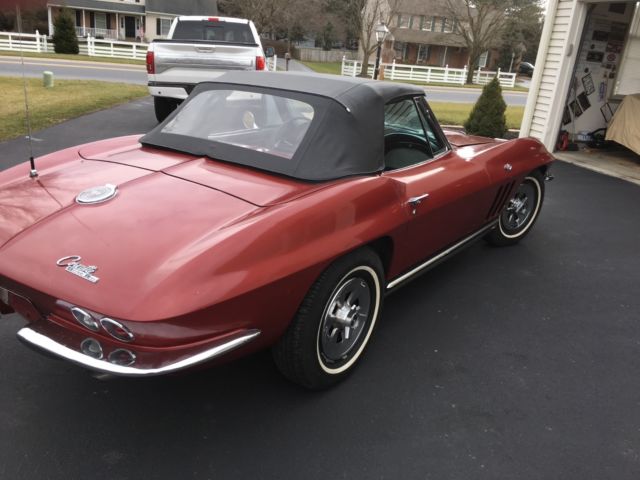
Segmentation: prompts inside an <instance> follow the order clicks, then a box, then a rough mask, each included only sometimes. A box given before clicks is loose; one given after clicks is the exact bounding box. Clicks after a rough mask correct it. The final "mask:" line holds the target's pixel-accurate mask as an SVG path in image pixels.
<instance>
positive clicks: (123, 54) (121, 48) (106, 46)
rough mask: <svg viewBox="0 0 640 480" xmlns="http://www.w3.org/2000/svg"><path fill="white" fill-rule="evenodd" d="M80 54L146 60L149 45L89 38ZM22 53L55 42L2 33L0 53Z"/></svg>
mask: <svg viewBox="0 0 640 480" xmlns="http://www.w3.org/2000/svg"><path fill="white" fill-rule="evenodd" d="M78 45H79V47H80V53H81V54H82V55H89V56H90V57H112V58H132V59H138V60H144V59H145V57H146V55H147V48H148V47H149V44H148V43H137V42H119V41H116V40H109V39H100V40H99V39H96V38H93V37H87V38H86V40H79V42H78ZM2 50H5V51H20V50H22V51H23V52H39V53H53V51H54V50H53V42H51V40H49V39H47V36H46V35H41V34H40V33H38V31H37V30H36V33H23V34H21V35H20V34H18V33H14V32H0V51H2ZM266 61H267V70H271V71H274V72H275V71H276V61H277V57H275V56H274V57H271V58H267V59H266Z"/></svg>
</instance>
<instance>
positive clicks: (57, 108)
mask: <svg viewBox="0 0 640 480" xmlns="http://www.w3.org/2000/svg"><path fill="white" fill-rule="evenodd" d="M0 91H1V92H2V93H3V101H2V102H0V141H4V140H8V139H10V138H14V137H18V136H20V135H26V132H27V130H26V122H25V109H24V93H23V84H22V78H16V77H0ZM27 93H28V97H29V112H30V114H31V129H32V130H33V131H34V132H35V131H37V130H40V129H43V128H46V127H49V126H51V125H55V124H56V123H60V122H64V121H65V120H69V119H70V118H74V117H78V116H80V115H83V114H85V113H90V112H95V111H97V110H102V109H104V108H109V107H112V106H114V105H118V104H120V103H125V102H128V101H129V100H133V99H134V98H139V97H144V96H145V95H148V91H147V87H145V86H142V85H127V84H123V83H111V82H96V81H89V80H56V81H55V86H54V87H53V88H44V87H43V86H42V80H41V79H38V78H28V79H27Z"/></svg>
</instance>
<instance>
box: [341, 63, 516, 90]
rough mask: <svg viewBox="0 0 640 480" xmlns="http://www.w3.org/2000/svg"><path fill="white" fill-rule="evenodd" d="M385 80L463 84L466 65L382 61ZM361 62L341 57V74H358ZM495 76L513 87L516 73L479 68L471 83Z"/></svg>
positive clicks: (371, 69) (372, 66)
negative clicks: (461, 66)
mask: <svg viewBox="0 0 640 480" xmlns="http://www.w3.org/2000/svg"><path fill="white" fill-rule="evenodd" d="M381 66H382V67H384V78H385V80H403V81H412V82H421V83H445V84H453V85H464V84H465V81H466V79H467V73H468V71H467V67H466V66H465V67H464V68H449V66H448V65H447V66H444V67H423V66H418V65H404V64H399V63H395V61H394V62H393V63H383V64H381ZM361 68H362V62H359V61H357V60H347V59H346V58H343V59H342V70H341V73H342V75H346V76H349V77H355V76H356V75H358V74H360V70H361ZM373 69H374V65H373V64H372V63H370V64H369V65H368V68H367V75H369V76H370V77H373ZM495 76H498V80H499V81H500V85H501V86H503V87H515V85H516V74H515V73H504V72H501V71H500V69H498V71H497V72H490V71H484V70H482V69H481V68H479V69H478V70H477V71H476V72H474V74H473V83H475V84H478V85H485V84H487V83H489V82H490V81H491V80H492V79H493V78H494V77H495Z"/></svg>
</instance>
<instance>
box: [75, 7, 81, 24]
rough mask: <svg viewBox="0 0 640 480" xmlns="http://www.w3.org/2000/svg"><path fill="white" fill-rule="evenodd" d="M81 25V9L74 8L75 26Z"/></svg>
mask: <svg viewBox="0 0 640 480" xmlns="http://www.w3.org/2000/svg"><path fill="white" fill-rule="evenodd" d="M81 26H82V10H76V27H81Z"/></svg>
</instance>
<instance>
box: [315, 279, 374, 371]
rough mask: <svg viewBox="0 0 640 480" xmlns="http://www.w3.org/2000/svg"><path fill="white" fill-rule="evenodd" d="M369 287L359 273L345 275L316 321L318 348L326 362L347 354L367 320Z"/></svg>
mask: <svg viewBox="0 0 640 480" xmlns="http://www.w3.org/2000/svg"><path fill="white" fill-rule="evenodd" d="M372 300H373V299H372V289H371V287H370V285H369V283H367V281H366V280H365V279H364V278H362V277H361V276H359V275H356V276H353V277H350V278H347V279H346V280H343V282H342V283H341V284H340V285H339V286H338V288H337V289H336V290H334V292H333V294H332V296H331V298H330V299H329V302H328V303H327V307H326V308H325V311H324V315H323V318H322V323H321V325H320V338H319V342H320V345H319V348H320V352H321V354H322V356H323V357H324V358H325V359H326V360H328V361H329V362H341V361H343V360H346V359H347V358H348V357H349V354H350V353H351V351H352V350H353V348H354V346H356V345H357V344H358V341H359V340H360V338H361V337H362V334H363V332H364V331H365V330H366V325H367V324H368V323H369V318H370V316H371V315H370V314H371V303H372Z"/></svg>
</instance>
